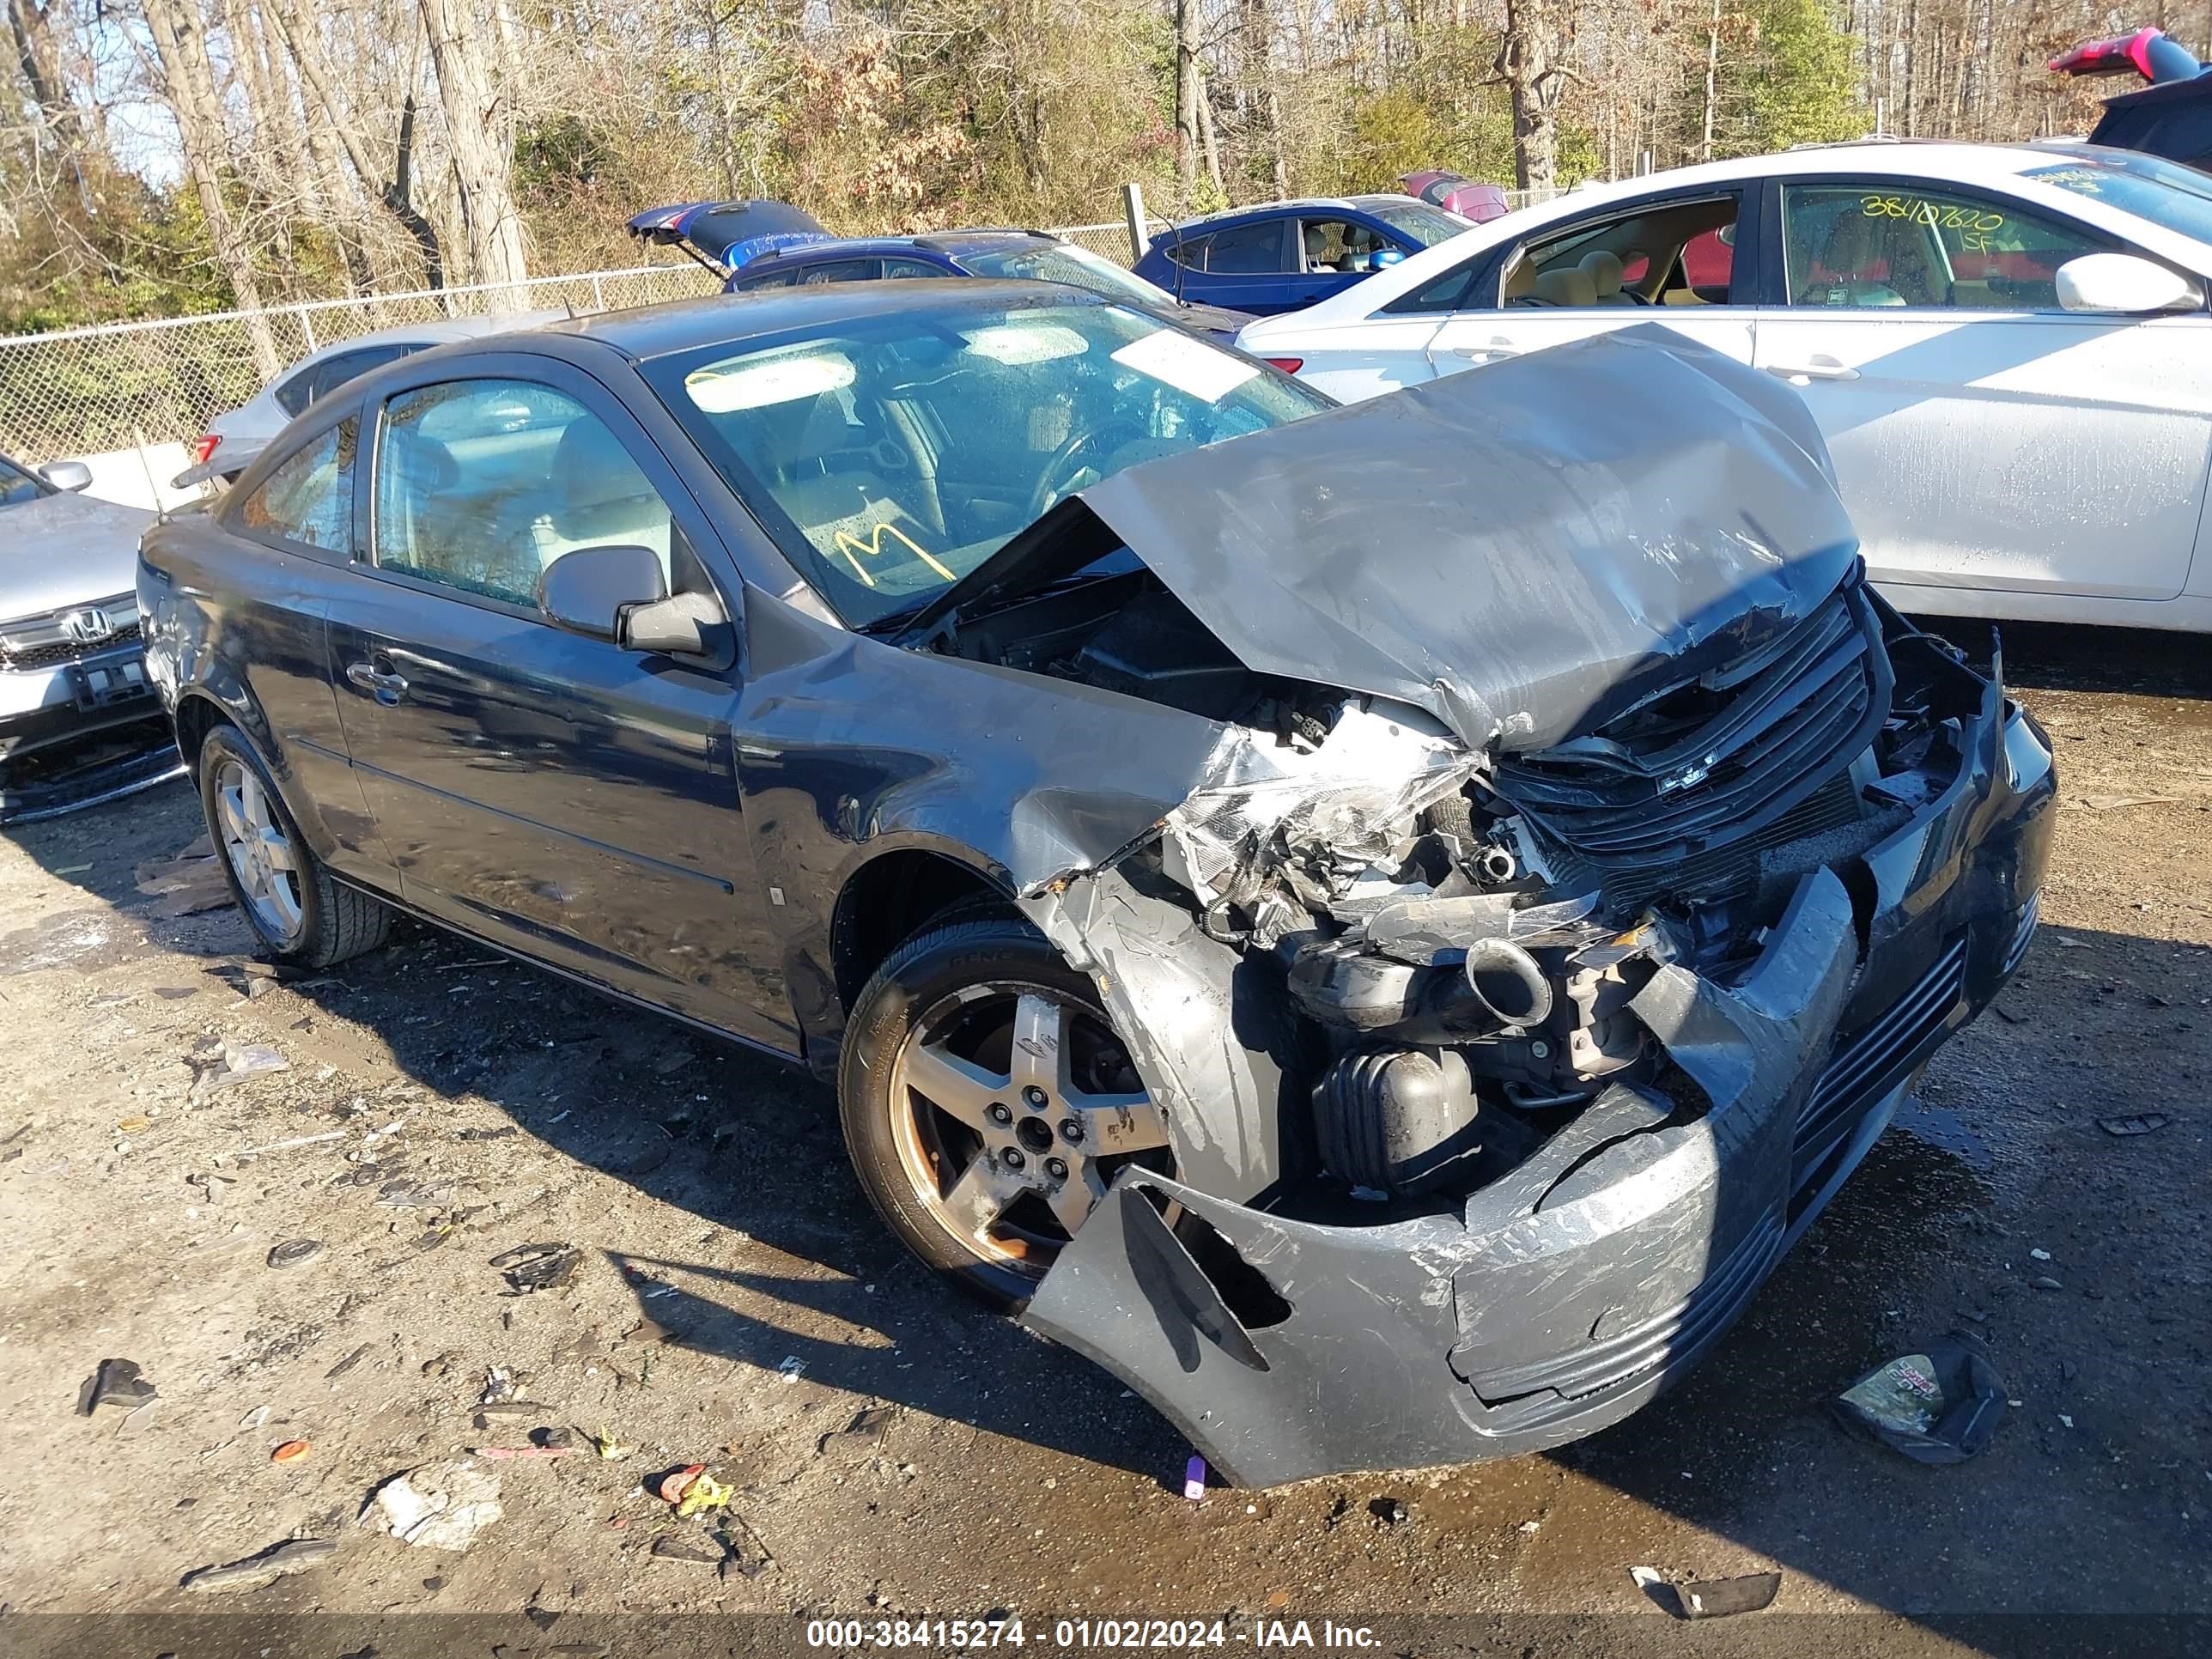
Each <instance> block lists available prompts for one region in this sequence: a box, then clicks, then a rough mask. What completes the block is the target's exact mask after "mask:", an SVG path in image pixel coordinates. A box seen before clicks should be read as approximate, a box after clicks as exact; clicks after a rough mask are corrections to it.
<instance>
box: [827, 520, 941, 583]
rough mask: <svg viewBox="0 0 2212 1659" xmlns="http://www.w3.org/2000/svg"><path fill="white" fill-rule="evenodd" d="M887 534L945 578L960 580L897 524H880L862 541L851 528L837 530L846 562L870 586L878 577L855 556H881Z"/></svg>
mask: <svg viewBox="0 0 2212 1659" xmlns="http://www.w3.org/2000/svg"><path fill="white" fill-rule="evenodd" d="M886 535H891V536H896V537H897V538H899V540H900V541H901V542H902V543H904V544H905V545H906V550H907V551H908V552H909V553H911V554H913V555H914V556H915V558H917V559H920V560H921V562H923V563H924V564H926V565H927V566H928V567H929V568H931V569H932V570H934V571H935V572H936V573H937V574H939V575H940V576H942V577H944V578H945V580H947V581H949V582H951V581H957V580H960V579H959V578H958V577H957V576H955V575H954V574H952V573H951V571H950V570H947V569H946V568H945V567H944V566H943V565H942V564H940V563H939V562H937V561H936V560H935V559H933V558H932V557H930V556H929V552H928V550H927V549H926V548H924V547H922V546H921V544H918V543H917V542H916V541H915V538H913V537H911V536H909V535H908V534H907V533H906V532H904V531H903V530H901V529H900V528H899V527H898V526H896V525H895V524H879V525H878V526H876V527H875V528H874V529H873V530H872V531H871V532H868V539H867V540H866V541H862V540H861V539H860V538H859V537H858V536H855V535H854V533H853V532H851V531H849V530H841V531H839V532H837V550H838V551H839V552H840V553H842V554H843V555H844V556H845V562H846V563H847V564H849V565H851V566H852V567H853V574H854V575H856V576H858V577H859V578H860V580H862V581H864V582H866V583H867V585H868V586H871V587H873V586H875V585H876V579H875V578H874V577H873V576H871V575H870V574H868V573H867V572H866V570H864V569H862V568H860V559H859V558H858V557H857V556H856V555H859V554H862V553H865V554H866V555H867V556H869V557H870V558H872V559H879V558H881V557H882V556H883V554H884V537H885V536H886Z"/></svg>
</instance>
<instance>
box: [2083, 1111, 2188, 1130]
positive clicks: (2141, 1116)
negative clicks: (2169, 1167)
mask: <svg viewBox="0 0 2212 1659" xmlns="http://www.w3.org/2000/svg"><path fill="white" fill-rule="evenodd" d="M2172 1121H2173V1120H2172V1118H2170V1117H2168V1116H2167V1115H2166V1114H2165V1113H2164V1112H2136V1113H2131V1114H2130V1115H2127V1116H2125V1117H2100V1118H2099V1119H2098V1120H2097V1127H2099V1128H2100V1129H2102V1130H2103V1131H2104V1132H2105V1133H2106V1134H2108V1135H2123V1136H2125V1135H2147V1134H2154V1133H2157V1132H2158V1131H2159V1130H2160V1129H2163V1128H2164V1127H2166V1125H2167V1124H2169V1123H2171V1122H2172Z"/></svg>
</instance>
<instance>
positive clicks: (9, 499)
mask: <svg viewBox="0 0 2212 1659" xmlns="http://www.w3.org/2000/svg"><path fill="white" fill-rule="evenodd" d="M45 494H46V486H45V485H43V484H41V483H40V482H39V480H38V478H37V477H36V476H35V475H34V474H32V473H30V472H27V471H24V470H23V469H22V468H21V467H20V466H17V465H15V463H14V462H13V461H11V460H9V459H6V458H4V457H0V507H21V505H22V504H23V503H24V502H25V501H37V500H38V499H39V498H40V496H41V495H45Z"/></svg>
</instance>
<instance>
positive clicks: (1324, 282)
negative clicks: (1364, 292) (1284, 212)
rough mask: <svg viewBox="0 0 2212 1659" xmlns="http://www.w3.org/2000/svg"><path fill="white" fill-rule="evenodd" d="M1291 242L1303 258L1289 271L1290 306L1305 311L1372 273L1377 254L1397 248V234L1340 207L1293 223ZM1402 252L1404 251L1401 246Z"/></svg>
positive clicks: (1285, 288)
mask: <svg viewBox="0 0 2212 1659" xmlns="http://www.w3.org/2000/svg"><path fill="white" fill-rule="evenodd" d="M1386 247H1388V248H1394V249H1395V248H1397V247H1398V244H1397V242H1396V240H1395V239H1394V238H1392V237H1390V236H1389V235H1388V234H1385V233H1384V232H1383V231H1382V230H1381V229H1379V228H1376V226H1374V225H1370V224H1368V223H1366V222H1364V221H1362V220H1358V219H1350V218H1346V216H1344V215H1342V214H1340V213H1310V214H1305V215H1303V216H1300V217H1299V219H1298V220H1297V223H1296V225H1295V226H1294V228H1293V231H1292V235H1291V249H1292V250H1293V252H1295V253H1296V255H1297V264H1296V265H1295V266H1293V268H1292V269H1291V271H1290V273H1289V274H1288V275H1287V276H1285V277H1284V279H1283V285H1282V296H1283V304H1282V305H1281V307H1279V309H1281V310H1284V311H1302V310H1304V308H1305V307H1308V306H1310V305H1315V304H1317V303H1319V302H1320V301H1323V300H1326V299H1328V297H1329V296H1330V295H1333V294H1341V293H1343V292H1344V290H1345V289H1347V288H1350V287H1351V286H1352V284H1353V283H1356V282H1358V280H1359V279H1360V278H1361V277H1363V276H1368V275H1370V270H1371V265H1370V261H1371V259H1372V258H1373V256H1374V255H1375V254H1376V252H1379V251H1380V250H1382V249H1383V248H1386ZM1399 252H1400V256H1401V258H1402V257H1403V252H1404V251H1403V250H1402V249H1399Z"/></svg>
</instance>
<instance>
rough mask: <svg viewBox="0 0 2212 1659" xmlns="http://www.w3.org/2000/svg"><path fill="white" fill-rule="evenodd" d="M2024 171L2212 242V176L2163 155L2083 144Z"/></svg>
mask: <svg viewBox="0 0 2212 1659" xmlns="http://www.w3.org/2000/svg"><path fill="white" fill-rule="evenodd" d="M2021 176H2022V177H2023V178H2027V179H2034V180H2035V182H2036V183H2038V184H2039V185H2049V186H2050V187H2051V189H2053V190H2063V191H2066V192H2067V193H2068V194H2069V195H2072V196H2085V197H2088V198H2089V199H2090V200H2091V201H2093V202H2103V203H2105V204H2107V205H2109V206H2112V207H2116V208H2118V209H2119V210H2121V211H2122V212H2124V213H2132V214H2134V215H2135V216H2136V217H2137V218H2139V219H2148V220H2149V221H2150V222H2151V223H2153V224H2154V225H2159V226H2161V227H2163V228H2165V229H2167V230H2171V231H2173V232H2175V233H2177V234H2179V235H2183V236H2187V237H2190V238H2192V239H2193V240H2197V241H2199V242H2212V178H2208V177H2207V176H2206V175H2205V174H2203V173H2199V172H2198V171H2197V169H2196V168H2195V167H2183V166H2182V165H2180V163H2179V162H2176V161H2167V160H2166V158H2165V157H2164V156H2161V155H2143V154H2142V152H2141V151H2139V150H2126V149H2081V150H2077V151H2075V152H2073V159H2072V160H2070V161H2065V162H2063V163H2062V164H2061V165H2059V166H2057V167H2042V168H2039V169H2038V170H2036V171H2034V172H2033V173H2023V174H2022V175H2021Z"/></svg>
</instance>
